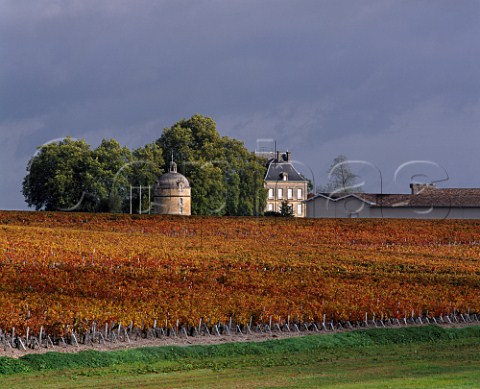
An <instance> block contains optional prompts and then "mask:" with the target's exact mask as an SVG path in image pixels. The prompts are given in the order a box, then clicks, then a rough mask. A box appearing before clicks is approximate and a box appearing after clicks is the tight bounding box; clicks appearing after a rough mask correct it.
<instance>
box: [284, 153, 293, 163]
mask: <svg viewBox="0 0 480 389" xmlns="http://www.w3.org/2000/svg"><path fill="white" fill-rule="evenodd" d="M285 156H286V159H287V162H292V153H291V152H290V151H287V152H286V153H285Z"/></svg>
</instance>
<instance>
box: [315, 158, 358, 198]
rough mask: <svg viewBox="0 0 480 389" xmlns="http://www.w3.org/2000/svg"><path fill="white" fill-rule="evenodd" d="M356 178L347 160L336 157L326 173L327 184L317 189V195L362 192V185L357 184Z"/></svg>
mask: <svg viewBox="0 0 480 389" xmlns="http://www.w3.org/2000/svg"><path fill="white" fill-rule="evenodd" d="M357 178H358V176H357V175H356V174H355V173H353V172H352V170H351V168H350V166H349V161H348V158H347V157H346V156H344V155H339V156H338V157H336V158H335V159H334V160H333V162H332V164H331V165H330V169H329V171H328V183H327V184H326V185H324V186H321V187H318V188H317V193H320V192H322V193H354V192H362V185H360V184H358V183H357Z"/></svg>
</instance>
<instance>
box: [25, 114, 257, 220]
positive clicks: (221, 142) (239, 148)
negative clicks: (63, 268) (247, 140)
mask: <svg viewBox="0 0 480 389" xmlns="http://www.w3.org/2000/svg"><path fill="white" fill-rule="evenodd" d="M172 152H173V154H174V158H175V161H176V162H177V165H178V171H179V172H180V173H182V174H184V175H185V176H186V177H187V179H188V180H189V181H190V185H191V187H192V214H197V215H258V214H263V210H264V208H265V202H266V193H265V189H264V187H263V178H264V175H265V169H266V168H265V161H263V160H262V159H260V158H258V157H257V156H255V154H254V153H251V152H249V150H248V149H247V148H246V147H245V146H244V144H243V143H242V142H241V141H239V140H236V139H232V138H229V137H221V136H220V134H219V133H218V131H217V129H216V123H215V121H214V120H213V119H211V118H209V117H205V116H202V115H194V116H192V117H191V118H190V119H182V120H180V121H179V122H177V123H175V124H174V125H173V126H171V127H170V128H165V129H164V130H163V133H162V134H161V136H160V137H159V138H158V139H157V140H156V141H154V142H152V143H149V144H147V145H145V146H144V147H140V148H138V149H135V150H133V151H132V150H130V149H129V148H127V147H123V146H121V145H120V144H119V143H118V142H117V141H116V140H114V139H104V140H103V141H102V142H101V144H100V145H99V146H98V147H97V148H95V149H92V148H91V147H90V145H88V144H87V143H86V142H85V141H84V140H74V139H72V138H65V139H64V140H62V141H59V142H54V143H50V144H46V145H44V146H41V147H40V148H39V149H38V151H37V153H36V155H35V156H34V157H33V158H32V159H31V160H30V161H29V163H28V166H27V175H26V177H25V178H24V181H23V187H22V192H23V195H24V196H25V200H26V202H27V204H28V205H29V206H30V207H35V209H36V210H48V211H52V210H63V211H87V212H128V211H129V207H130V188H131V187H135V188H137V187H139V186H140V185H141V186H152V187H153V185H154V184H155V182H156V180H157V179H158V178H159V177H160V176H161V175H162V173H163V172H165V171H168V164H169V163H170V158H171V154H172ZM138 192H139V191H138V190H135V191H133V192H132V195H133V201H132V203H133V205H134V210H133V211H136V210H137V209H139V208H140V203H142V209H148V203H147V199H146V198H143V197H142V199H140V197H139V193H138Z"/></svg>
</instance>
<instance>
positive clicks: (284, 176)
mask: <svg viewBox="0 0 480 389" xmlns="http://www.w3.org/2000/svg"><path fill="white" fill-rule="evenodd" d="M287 180H288V174H287V173H283V181H287Z"/></svg>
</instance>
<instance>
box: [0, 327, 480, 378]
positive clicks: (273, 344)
mask: <svg viewBox="0 0 480 389" xmlns="http://www.w3.org/2000/svg"><path fill="white" fill-rule="evenodd" d="M470 338H476V340H477V341H478V340H479V339H480V326H468V327H463V328H445V327H439V326H433V325H432V326H422V327H404V328H385V329H384V328H382V329H380V328H379V329H366V330H356V331H351V332H342V333H337V334H325V335H309V336H304V337H298V338H297V337H296V338H287V339H277V340H268V341H264V342H257V343H256V342H250V343H224V344H218V345H195V346H160V347H145V348H136V349H128V350H117V351H95V350H91V351H81V352H78V353H72V354H70V353H59V352H49V353H45V354H27V355H25V356H22V357H21V358H18V359H14V358H9V357H0V374H2V375H8V374H16V373H28V372H39V371H51V370H62V369H79V368H102V367H110V366H115V365H122V364H130V363H147V364H148V363H153V362H158V361H159V360H165V361H178V360H182V359H189V360H191V361H192V360H193V361H194V360H202V359H204V358H209V357H232V356H241V355H243V356H248V355H272V354H277V355H278V354H283V355H288V354H295V353H299V352H315V351H335V350H342V349H346V348H363V347H368V346H375V345H389V344H392V345H393V344H409V343H429V342H438V341H451V340H455V339H458V340H461V339H470Z"/></svg>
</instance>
